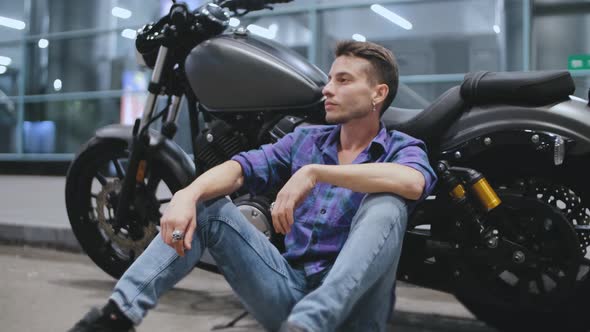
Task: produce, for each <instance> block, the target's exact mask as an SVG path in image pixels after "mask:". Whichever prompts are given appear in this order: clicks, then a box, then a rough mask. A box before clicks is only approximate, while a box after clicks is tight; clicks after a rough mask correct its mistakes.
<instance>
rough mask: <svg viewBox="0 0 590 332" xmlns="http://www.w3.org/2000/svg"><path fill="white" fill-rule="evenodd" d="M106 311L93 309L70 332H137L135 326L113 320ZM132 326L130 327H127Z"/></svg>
mask: <svg viewBox="0 0 590 332" xmlns="http://www.w3.org/2000/svg"><path fill="white" fill-rule="evenodd" d="M109 316H110V315H108V314H105V312H104V310H100V309H98V308H92V309H91V310H90V311H89V312H88V313H87V314H86V315H85V316H84V317H83V318H82V319H81V320H80V321H78V322H77V323H76V325H74V327H72V328H71V329H70V330H68V332H135V329H134V328H133V325H132V324H131V325H130V324H129V323H128V322H129V320H128V319H126V318H124V319H125V320H126V321H123V322H122V321H121V320H113V319H112V318H111V317H109ZM127 325H130V326H127Z"/></svg>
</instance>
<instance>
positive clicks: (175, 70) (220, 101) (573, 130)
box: [66, 0, 590, 331]
mask: <svg viewBox="0 0 590 332" xmlns="http://www.w3.org/2000/svg"><path fill="white" fill-rule="evenodd" d="M287 1H288V0H283V1H278V0H217V1H214V2H211V3H208V4H206V5H204V6H202V7H201V8H199V9H197V10H195V11H190V10H189V9H188V8H187V6H186V5H185V4H180V3H178V4H176V3H175V4H174V5H173V6H172V8H171V10H170V13H169V14H168V15H166V16H165V17H163V18H162V19H160V21H159V22H157V23H156V24H150V25H147V26H145V27H144V28H143V29H142V30H141V32H140V33H139V34H138V37H137V40H136V48H137V50H138V52H139V54H141V57H140V58H141V59H142V60H143V61H144V62H145V64H146V65H147V66H149V67H150V68H153V73H152V78H151V82H150V84H149V88H148V90H149V95H148V98H147V102H146V105H145V109H144V113H143V116H142V118H141V119H138V120H137V121H136V122H135V125H134V126H133V127H131V126H125V125H110V126H107V127H104V128H101V129H99V130H98V131H97V132H96V135H95V136H94V137H93V138H92V139H90V141H89V142H87V143H86V144H85V145H84V146H83V147H82V148H81V151H80V152H79V153H78V154H77V156H76V158H75V159H74V161H73V162H72V164H71V166H70V169H69V171H68V174H67V183H66V205H67V212H68V216H69V219H70V223H71V225H72V229H73V231H74V234H75V235H76V237H77V239H78V240H79V242H80V244H81V246H82V248H83V249H84V250H85V252H86V253H87V254H88V255H89V256H90V257H91V258H92V260H93V261H94V262H95V263H96V264H97V265H98V266H99V267H100V268H101V269H103V270H104V271H105V272H107V273H108V274H110V275H111V276H113V277H115V278H118V277H120V276H121V275H122V274H123V272H124V271H125V270H126V269H127V268H128V267H129V265H130V264H131V263H132V262H133V261H134V260H135V259H136V257H138V256H139V255H140V254H141V252H142V251H143V250H144V249H145V247H146V246H147V245H148V244H149V243H150V241H151V240H152V239H153V237H154V236H156V234H157V233H158V228H159V220H160V217H161V209H162V205H164V204H166V203H168V202H169V201H170V198H171V196H172V194H173V193H174V192H176V191H177V190H179V189H181V188H183V187H185V186H187V185H189V184H190V183H191V182H192V181H193V180H194V179H195V178H196V176H198V175H199V174H201V173H202V172H204V171H206V170H207V169H209V168H211V167H214V166H216V165H219V164H221V163H222V162H224V161H226V160H228V159H229V158H230V157H231V156H232V155H234V154H236V153H238V152H240V151H244V150H248V149H253V148H256V147H258V146H260V145H261V144H265V143H270V142H275V141H276V140H278V139H279V138H281V137H283V136H284V135H285V134H287V133H289V132H291V131H293V130H294V128H295V127H297V126H304V125H307V124H322V123H324V109H323V106H324V105H323V96H322V93H321V91H322V87H323V86H324V85H325V84H326V81H327V77H326V75H325V73H323V72H322V71H320V70H319V69H318V68H317V67H315V66H313V65H311V64H310V63H309V62H307V61H306V60H305V59H304V58H302V57H301V56H299V55H298V54H296V53H294V52H293V51H291V50H289V49H287V48H286V47H284V46H282V45H279V44H277V43H274V42H271V41H268V40H262V39H258V38H255V37H253V36H251V35H250V34H249V33H248V31H247V30H246V29H243V28H238V29H235V30H234V31H232V32H228V33H224V31H226V30H227V27H228V21H229V19H230V17H231V16H232V15H233V16H241V15H244V14H246V13H247V12H249V11H253V10H259V9H263V8H268V6H269V4H271V3H277V2H287ZM574 89H575V87H574V84H573V80H572V78H571V76H570V74H569V72H567V71H563V72H560V71H557V72H530V73H518V72H514V73H493V72H477V73H470V74H468V75H466V77H465V81H464V82H463V83H462V84H461V85H460V86H456V87H454V88H451V89H450V90H448V91H447V92H445V93H444V94H443V95H442V96H440V97H439V98H438V99H437V100H435V101H434V102H433V103H432V104H431V105H430V106H429V107H427V108H426V109H424V110H413V109H399V108H393V107H391V108H390V109H388V110H387V111H386V113H385V114H384V115H383V121H384V123H385V124H386V126H387V128H388V129H391V130H400V131H402V132H405V133H407V134H410V135H412V136H415V137H418V138H420V139H422V140H424V141H425V142H426V143H427V144H428V147H429V150H430V158H431V163H432V165H433V167H434V168H435V169H436V171H437V173H438V175H439V179H440V180H439V182H438V184H437V188H436V190H435V193H434V194H433V195H432V196H430V197H429V198H428V199H427V200H426V201H425V202H424V203H422V204H421V205H420V206H418V207H417V209H416V210H415V212H414V213H413V215H412V216H411V219H410V222H409V225H408V229H407V234H406V237H405V240H404V248H403V252H402V258H401V261H400V267H399V269H398V271H399V275H398V278H399V279H400V280H404V281H406V282H410V283H414V284H417V285H421V286H424V287H430V288H434V289H438V290H442V291H447V292H451V293H453V294H455V295H456V296H457V298H458V299H459V300H460V301H461V302H462V303H463V304H464V305H465V306H466V307H467V308H468V309H469V310H471V311H472V312H473V313H474V314H475V315H476V316H477V317H478V318H479V319H481V320H483V321H485V322H487V323H488V324H490V325H492V326H495V327H497V328H500V329H502V330H523V329H526V330H552V331H553V330H558V329H559V330H567V331H574V330H586V329H587V328H588V327H590V325H589V323H590V322H589V318H588V317H590V316H589V315H587V314H586V311H587V305H586V303H587V302H586V300H587V299H590V280H589V277H590V260H589V259H588V258H587V257H586V256H587V252H586V251H587V248H588V246H589V245H590V210H589V208H590V196H589V195H590V183H589V181H588V176H587V175H586V172H587V171H588V169H590V167H589V166H590V107H589V106H588V105H587V101H585V100H583V99H580V98H576V97H572V96H570V95H571V94H572V93H573V91H574ZM159 95H165V96H168V98H167V103H166V107H164V108H163V109H162V110H161V111H156V106H157V103H156V98H157V96H159ZM182 97H184V98H186V100H187V104H188V110H189V119H190V128H191V133H192V135H191V137H192V147H193V154H194V158H190V157H189V156H188V155H187V153H185V152H184V151H183V150H182V149H181V148H180V147H179V146H178V145H177V144H176V143H175V142H174V141H173V138H174V136H175V134H176V131H177V124H176V123H177V118H178V115H179V109H180V107H179V105H180V101H181V98H182ZM153 128H158V130H155V129H153ZM162 193H165V194H167V197H162ZM275 194H276V192H269V193H266V194H264V195H258V196H251V195H249V194H248V193H247V192H242V191H240V192H237V193H235V194H234V195H233V196H232V197H231V198H232V199H233V200H234V202H235V203H236V205H237V206H238V207H239V208H240V210H241V211H242V212H243V213H244V215H245V216H246V218H247V219H248V220H249V221H250V222H252V223H253V224H254V225H255V226H256V227H257V228H258V229H259V230H260V231H261V232H264V233H265V234H266V235H267V236H268V238H269V241H272V242H273V243H274V244H275V245H276V246H277V247H279V249H280V250H283V248H282V239H281V236H279V235H278V234H276V233H275V232H274V230H273V227H272V221H271V216H270V213H269V205H270V202H272V201H273V198H274V195H275ZM197 266H198V267H201V268H206V269H213V270H215V263H214V261H213V260H212V259H211V257H210V256H207V255H205V256H204V258H203V259H202V261H201V262H200V263H199V264H198V265H197Z"/></svg>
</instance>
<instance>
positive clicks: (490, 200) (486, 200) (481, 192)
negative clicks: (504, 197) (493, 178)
mask: <svg viewBox="0 0 590 332" xmlns="http://www.w3.org/2000/svg"><path fill="white" fill-rule="evenodd" d="M471 189H472V190H473V192H474V193H475V195H476V196H477V198H478V199H479V201H480V202H481V204H482V206H483V207H484V208H485V209H486V211H491V210H493V209H495V208H496V207H497V206H498V205H500V203H502V201H501V200H500V197H498V195H497V194H496V192H495V191H494V189H493V188H492V186H490V184H489V183H488V180H486V179H485V178H481V179H479V180H478V181H476V182H475V183H474V184H473V185H471Z"/></svg>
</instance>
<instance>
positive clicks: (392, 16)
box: [371, 4, 412, 30]
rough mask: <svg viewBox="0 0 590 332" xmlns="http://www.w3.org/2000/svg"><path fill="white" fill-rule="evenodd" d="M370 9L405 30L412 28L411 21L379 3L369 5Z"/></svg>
mask: <svg viewBox="0 0 590 332" xmlns="http://www.w3.org/2000/svg"><path fill="white" fill-rule="evenodd" d="M371 10H372V11H374V12H375V13H377V14H379V15H381V16H383V17H385V18H386V19H388V20H389V21H391V22H392V23H395V24H397V25H399V26H400V27H402V28H404V29H406V30H412V23H410V21H408V20H406V19H405V18H403V17H401V16H399V15H398V14H396V13H394V12H392V11H391V10H389V9H387V8H385V7H383V6H381V5H377V4H375V5H371Z"/></svg>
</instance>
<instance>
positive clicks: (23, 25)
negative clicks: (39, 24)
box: [0, 1, 30, 55]
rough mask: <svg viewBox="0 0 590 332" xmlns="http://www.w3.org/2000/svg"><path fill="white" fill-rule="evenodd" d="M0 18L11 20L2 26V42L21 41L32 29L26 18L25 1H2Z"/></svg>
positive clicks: (0, 3)
mask: <svg viewBox="0 0 590 332" xmlns="http://www.w3.org/2000/svg"><path fill="white" fill-rule="evenodd" d="M0 16H3V17H5V18H8V19H10V20H11V21H9V22H6V23H4V24H2V25H0V42H2V41H7V40H11V41H14V40H20V39H21V38H22V37H23V36H24V34H25V33H26V32H27V30H28V29H29V28H30V27H29V22H28V20H27V19H26V17H25V5H24V1H1V2H0ZM7 25H8V26H7ZM9 26H10V27H9ZM0 49H2V47H1V46H0ZM0 55H3V54H0Z"/></svg>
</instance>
